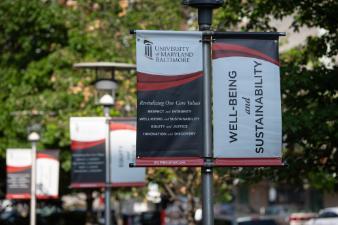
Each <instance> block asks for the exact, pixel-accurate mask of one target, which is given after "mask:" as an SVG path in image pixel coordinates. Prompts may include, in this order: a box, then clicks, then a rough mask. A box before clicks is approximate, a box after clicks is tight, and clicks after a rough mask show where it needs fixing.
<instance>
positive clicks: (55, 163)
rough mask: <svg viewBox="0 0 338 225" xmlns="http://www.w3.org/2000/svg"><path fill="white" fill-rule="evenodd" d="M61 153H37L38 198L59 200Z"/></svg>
mask: <svg viewBox="0 0 338 225" xmlns="http://www.w3.org/2000/svg"><path fill="white" fill-rule="evenodd" d="M59 168H60V162H59V151H58V150H44V151H38V152H37V161H36V195H37V196H38V198H39V197H40V198H47V197H49V198H58V196H59V170H60V169H59Z"/></svg>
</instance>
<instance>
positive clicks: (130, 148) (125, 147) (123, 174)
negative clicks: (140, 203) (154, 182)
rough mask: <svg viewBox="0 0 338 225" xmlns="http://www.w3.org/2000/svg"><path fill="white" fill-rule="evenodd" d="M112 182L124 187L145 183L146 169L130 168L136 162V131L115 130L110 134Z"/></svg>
mask: <svg viewBox="0 0 338 225" xmlns="http://www.w3.org/2000/svg"><path fill="white" fill-rule="evenodd" d="M110 146H111V155H110V156H111V158H110V160H111V182H112V184H116V185H122V186H123V184H128V183H129V184H130V185H132V184H133V183H143V182H145V168H129V163H132V162H135V156H136V130H128V129H123V130H122V129H121V130H113V131H111V133H110Z"/></svg>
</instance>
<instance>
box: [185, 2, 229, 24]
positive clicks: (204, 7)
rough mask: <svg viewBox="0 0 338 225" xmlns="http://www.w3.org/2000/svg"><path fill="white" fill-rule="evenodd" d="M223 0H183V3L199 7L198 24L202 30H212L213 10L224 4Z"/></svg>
mask: <svg viewBox="0 0 338 225" xmlns="http://www.w3.org/2000/svg"><path fill="white" fill-rule="evenodd" d="M223 2H224V1H223V0H183V1H182V4H183V5H188V6H191V7H194V8H197V9H198V25H199V29H200V30H201V31H204V30H210V28H211V24H212V10H213V9H215V8H218V7H221V6H222V5H223Z"/></svg>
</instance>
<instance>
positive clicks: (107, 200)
mask: <svg viewBox="0 0 338 225" xmlns="http://www.w3.org/2000/svg"><path fill="white" fill-rule="evenodd" d="M109 111H110V106H109V105H103V112H104V117H105V118H106V123H107V135H106V188H105V192H104V201H105V214H104V215H105V224H106V225H111V202H110V196H111V187H110V186H109V184H110V126H109V124H110V123H109V121H110V115H109Z"/></svg>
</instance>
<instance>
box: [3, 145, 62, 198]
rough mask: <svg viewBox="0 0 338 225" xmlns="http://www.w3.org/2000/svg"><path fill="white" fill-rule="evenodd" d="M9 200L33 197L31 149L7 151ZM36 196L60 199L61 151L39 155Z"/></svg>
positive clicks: (39, 153) (43, 152) (44, 152)
mask: <svg viewBox="0 0 338 225" xmlns="http://www.w3.org/2000/svg"><path fill="white" fill-rule="evenodd" d="M6 159H7V160H6V161H7V194H6V198H7V199H29V198H30V196H31V185H30V184H31V172H32V171H31V167H32V161H31V159H32V157H31V149H7V155H6ZM36 163H37V174H36V194H37V198H38V199H52V198H58V197H59V169H60V168H59V164H60V163H59V150H43V151H38V153H37V159H36Z"/></svg>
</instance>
